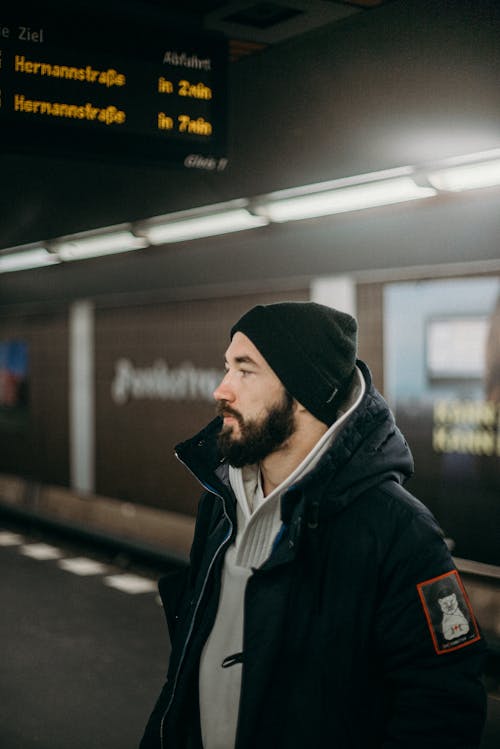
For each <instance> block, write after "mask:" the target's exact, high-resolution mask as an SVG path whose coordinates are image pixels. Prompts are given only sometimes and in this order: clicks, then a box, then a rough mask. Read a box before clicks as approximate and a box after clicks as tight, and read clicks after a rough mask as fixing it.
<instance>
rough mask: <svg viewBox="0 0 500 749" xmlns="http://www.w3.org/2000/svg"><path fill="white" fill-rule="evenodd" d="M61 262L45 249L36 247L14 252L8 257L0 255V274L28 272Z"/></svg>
mask: <svg viewBox="0 0 500 749" xmlns="http://www.w3.org/2000/svg"><path fill="white" fill-rule="evenodd" d="M58 262H59V260H58V259H57V257H56V256H55V255H53V254H51V253H50V252H47V250H46V249H45V247H36V248H33V249H31V250H26V251H24V252H23V251H20V252H12V253H9V254H8V255H0V273H10V272H12V271H16V270H28V269H29V268H41V267H43V266H45V265H55V264H56V263H58Z"/></svg>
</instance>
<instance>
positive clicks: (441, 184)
mask: <svg viewBox="0 0 500 749" xmlns="http://www.w3.org/2000/svg"><path fill="white" fill-rule="evenodd" d="M427 179H428V180H429V182H430V184H431V185H433V186H434V187H436V188H437V189H438V190H449V191H450V192H460V191H462V190H476V189H478V188H481V187H494V186H495V185H500V158H496V159H489V160H485V161H478V162H476V163H468V164H456V165H450V166H447V167H444V168H441V169H436V170H435V171H432V172H429V173H428V174H427Z"/></svg>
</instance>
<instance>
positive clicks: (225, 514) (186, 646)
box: [160, 453, 233, 749]
mask: <svg viewBox="0 0 500 749" xmlns="http://www.w3.org/2000/svg"><path fill="white" fill-rule="evenodd" d="M176 458H177V459H178V460H179V461H180V462H181V463H182V465H183V466H185V467H186V468H187V470H188V471H189V472H190V473H191V474H192V475H193V476H194V477H195V478H196V480H197V481H199V483H200V484H201V485H202V486H203V488H204V489H205V490H206V491H208V492H210V494H213V495H214V496H216V497H219V499H220V500H221V502H222V509H223V511H224V516H225V518H226V520H227V522H228V523H229V532H228V533H227V535H226V536H225V538H224V539H223V540H222V541H221V543H220V544H219V546H218V547H217V549H216V550H215V553H214V555H213V557H212V559H211V561H210V564H209V566H208V570H207V574H206V575H205V579H204V580H203V585H202V587H201V591H200V595H199V596H198V600H197V601H196V605H195V607H194V610H193V613H192V616H191V624H190V626H189V630H188V633H187V635H186V639H185V641H184V646H183V648H182V653H181V657H180V658H179V663H178V666H177V671H176V673H175V676H174V683H173V685H172V694H171V695H170V700H169V701H168V704H167V706H166V708H165V711H164V713H163V715H162V719H161V721H160V747H161V749H164V744H163V726H164V724H165V719H166V717H167V715H168V712H169V710H170V708H171V706H172V702H173V701H174V697H175V690H176V687H177V682H178V680H179V676H180V672H181V668H182V664H183V663H184V657H185V655H186V652H187V648H188V645H189V641H190V640H191V635H192V634H193V629H194V624H195V621H196V615H197V613H198V609H199V607H200V603H201V600H202V598H203V594H204V592H205V588H206V586H207V582H208V578H209V577H210V573H211V571H212V567H213V566H214V563H215V560H216V559H217V557H218V556H219V553H220V551H221V550H222V548H223V547H224V545H225V544H226V543H227V542H228V541H229V539H230V538H231V535H232V532H233V522H232V520H231V518H230V517H229V515H228V514H227V511H226V504H225V502H224V498H223V496H222V495H221V494H218V493H217V492H216V491H214V489H212V487H210V486H207V485H206V484H204V483H203V482H202V481H200V479H199V478H198V476H196V474H194V473H193V471H191V469H190V468H189V466H187V465H186V464H185V463H184V461H183V460H181V459H180V458H179V456H178V455H177V453H176Z"/></svg>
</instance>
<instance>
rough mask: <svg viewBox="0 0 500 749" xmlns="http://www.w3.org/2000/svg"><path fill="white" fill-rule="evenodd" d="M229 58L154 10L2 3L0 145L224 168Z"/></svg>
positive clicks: (212, 40) (211, 40) (223, 49)
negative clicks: (133, 13) (149, 14)
mask: <svg viewBox="0 0 500 749" xmlns="http://www.w3.org/2000/svg"><path fill="white" fill-rule="evenodd" d="M40 5H42V4H40ZM226 65H227V45H226V42H225V40H224V39H222V38H220V37H214V36H213V35H210V36H208V35H205V34H203V35H191V34H189V35H187V34H186V33H185V32H179V31H177V30H176V29H175V28H174V27H172V26H171V25H170V24H169V23H168V22H167V21H165V22H162V23H159V22H158V19H157V18H156V17H155V18H154V20H150V21H149V22H148V21H147V20H143V19H142V18H141V19H140V20H139V21H138V20H137V19H136V18H131V17H126V16H125V15H123V14H120V12H119V11H118V12H117V13H116V14H115V15H114V16H109V15H108V16H101V15H99V17H98V16H97V15H95V11H94V15H93V16H92V15H89V14H88V13H87V12H85V13H84V12H83V11H75V10H72V11H71V13H70V12H69V9H68V10H67V11H66V12H65V11H64V10H59V11H55V10H54V8H52V9H50V10H44V9H43V8H35V9H34V10H30V11H26V10H24V11H19V12H17V11H13V10H11V11H8V12H4V11H2V10H0V127H1V133H2V137H1V146H0V148H1V150H3V151H4V152H16V151H17V152H19V151H22V152H29V151H31V152H33V151H36V152H37V153H55V154H60V155H65V156H66V155H73V156H74V155H79V156H84V157H88V156H95V157H98V158H110V159H113V160H122V161H131V160H132V161H133V160H138V161H139V162H154V163H160V164H166V163H169V164H185V165H186V166H190V167H198V168H204V169H210V170H218V171H222V170H223V169H224V167H225V165H226V163H227V160H226V110H227V106H226Z"/></svg>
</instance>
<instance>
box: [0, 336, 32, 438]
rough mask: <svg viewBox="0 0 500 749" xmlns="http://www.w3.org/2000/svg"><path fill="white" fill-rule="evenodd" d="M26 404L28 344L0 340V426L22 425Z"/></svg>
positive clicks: (11, 427) (7, 427)
mask: <svg viewBox="0 0 500 749" xmlns="http://www.w3.org/2000/svg"><path fill="white" fill-rule="evenodd" d="M27 405H28V346H27V344H26V343H25V342H24V341H16V340H4V341H1V340H0V428H3V429H7V430H11V429H15V428H16V427H21V426H23V425H24V423H25V420H26V415H27Z"/></svg>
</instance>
